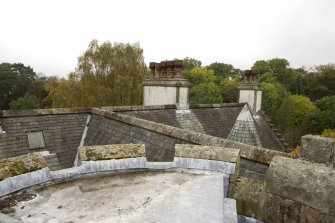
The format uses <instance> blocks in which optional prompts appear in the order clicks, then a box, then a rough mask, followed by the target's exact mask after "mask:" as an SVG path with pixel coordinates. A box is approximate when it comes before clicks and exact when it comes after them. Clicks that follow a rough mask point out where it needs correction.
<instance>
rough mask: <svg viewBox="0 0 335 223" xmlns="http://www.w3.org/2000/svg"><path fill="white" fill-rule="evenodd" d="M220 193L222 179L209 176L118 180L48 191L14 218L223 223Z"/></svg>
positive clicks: (189, 174) (85, 182) (117, 177)
mask: <svg viewBox="0 0 335 223" xmlns="http://www.w3.org/2000/svg"><path fill="white" fill-rule="evenodd" d="M222 187H223V177H222V174H218V173H213V172H204V171H182V172H142V173H130V174H116V175H111V176H105V177H100V178H91V179H85V180H77V181H72V182H68V183H66V184H58V185H55V186H52V187H48V188H46V189H44V190H42V191H41V192H39V195H38V196H37V197H36V198H35V199H34V200H31V201H29V202H22V203H19V204H18V205H17V206H16V213H15V215H14V217H15V218H17V219H19V218H20V219H21V220H23V221H24V222H27V223H29V222H34V223H39V222H71V221H72V222H77V223H78V222H79V223H80V222H121V223H122V222H206V223H207V222H224V216H223V190H222ZM23 207H24V208H23ZM29 216H30V217H29Z"/></svg>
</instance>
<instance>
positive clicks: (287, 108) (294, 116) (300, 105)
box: [277, 95, 316, 146]
mask: <svg viewBox="0 0 335 223" xmlns="http://www.w3.org/2000/svg"><path fill="white" fill-rule="evenodd" d="M315 109H316V107H315V105H314V103H313V102H312V101H311V100H310V99H309V98H307V97H305V96H302V95H290V96H288V97H287V98H286V99H284V101H283V103H282V105H281V106H280V108H279V110H278V117H277V120H278V125H279V128H280V130H281V132H282V133H283V136H284V138H285V139H286V140H287V142H288V143H289V144H290V145H291V146H296V145H297V144H298V142H299V139H300V137H301V136H302V135H304V134H307V133H308V132H310V131H311V129H310V126H309V123H308V116H309V115H310V114H311V113H312V112H314V111H315Z"/></svg>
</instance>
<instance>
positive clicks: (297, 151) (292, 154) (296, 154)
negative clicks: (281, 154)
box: [289, 145, 301, 158]
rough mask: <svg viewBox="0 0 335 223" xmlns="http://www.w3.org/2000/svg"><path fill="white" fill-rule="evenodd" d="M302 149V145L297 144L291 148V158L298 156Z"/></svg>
mask: <svg viewBox="0 0 335 223" xmlns="http://www.w3.org/2000/svg"><path fill="white" fill-rule="evenodd" d="M300 150H301V146H300V145H297V146H296V147H295V148H294V149H292V150H291V152H290V153H289V156H290V157H291V158H296V157H297V156H298V153H299V152H300Z"/></svg>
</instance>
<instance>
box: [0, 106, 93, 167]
mask: <svg viewBox="0 0 335 223" xmlns="http://www.w3.org/2000/svg"><path fill="white" fill-rule="evenodd" d="M88 111H89V110H87V109H78V110H76V109H73V110H71V109H46V110H30V111H28V110H27V111H2V114H0V119H1V123H2V128H3V130H4V131H6V133H5V134H2V137H1V140H0V158H5V157H13V156H18V155H23V154H27V153H30V152H35V151H36V150H33V149H30V147H29V143H28V137H27V133H30V132H34V131H42V134H43V138H44V142H45V148H41V149H39V150H37V151H40V150H47V151H49V152H50V153H56V154H57V157H58V160H59V162H60V165H61V167H62V168H67V167H70V166H72V165H73V161H74V158H75V154H76V149H77V147H78V146H79V143H80V139H81V136H82V133H83V129H84V126H85V122H86V119H87V115H88V113H85V112H88Z"/></svg>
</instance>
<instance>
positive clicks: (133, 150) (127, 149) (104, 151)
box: [78, 144, 145, 161]
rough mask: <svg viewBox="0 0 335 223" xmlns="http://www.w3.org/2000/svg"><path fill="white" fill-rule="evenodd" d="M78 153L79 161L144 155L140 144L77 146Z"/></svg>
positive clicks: (142, 146) (143, 149)
mask: <svg viewBox="0 0 335 223" xmlns="http://www.w3.org/2000/svg"><path fill="white" fill-rule="evenodd" d="M78 153H79V157H80V160H81V161H88V160H108V159H124V158H135V157H144V156H145V148H144V145H141V144H115V145H102V146H85V147H80V148H78Z"/></svg>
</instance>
